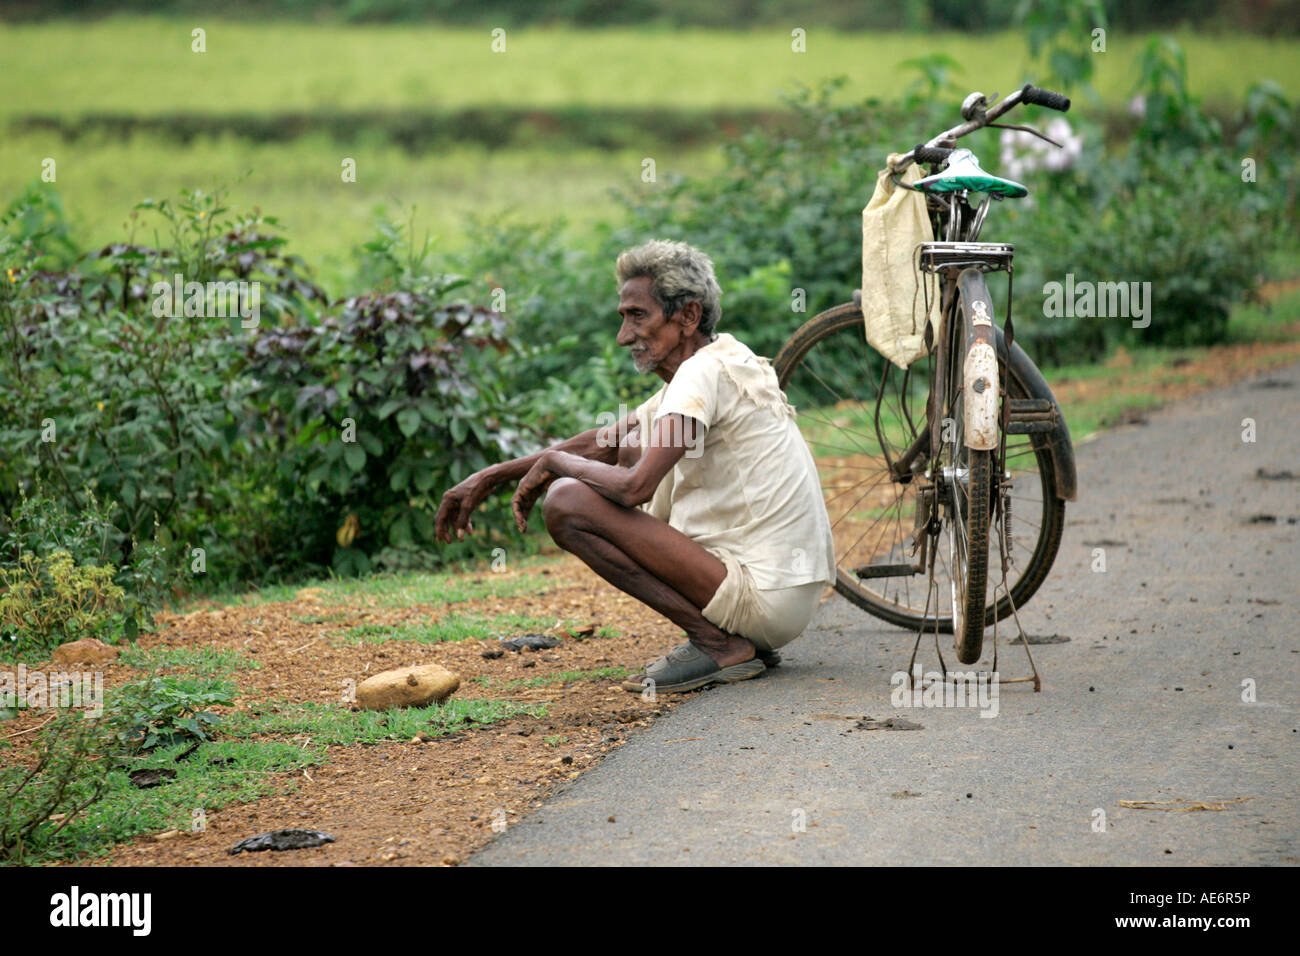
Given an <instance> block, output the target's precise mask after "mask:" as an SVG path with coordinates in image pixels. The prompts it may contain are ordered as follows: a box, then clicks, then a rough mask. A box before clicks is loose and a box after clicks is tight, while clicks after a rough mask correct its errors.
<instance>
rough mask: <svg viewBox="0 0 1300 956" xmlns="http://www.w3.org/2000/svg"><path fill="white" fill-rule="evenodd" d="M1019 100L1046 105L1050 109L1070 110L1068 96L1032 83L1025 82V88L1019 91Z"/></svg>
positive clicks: (1063, 111)
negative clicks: (1040, 87)
mask: <svg viewBox="0 0 1300 956" xmlns="http://www.w3.org/2000/svg"><path fill="white" fill-rule="evenodd" d="M1020 102H1022V103H1030V104H1033V105H1034V106H1046V107H1047V108H1048V109H1050V110H1060V111H1061V112H1062V113H1067V112H1069V110H1070V98H1069V97H1068V96H1062V95H1061V94H1060V93H1053V92H1052V91H1051V90H1042V89H1039V88H1038V87H1036V86H1034V85H1033V84H1032V83H1026V84H1025V88H1024V89H1023V90H1021V91H1020Z"/></svg>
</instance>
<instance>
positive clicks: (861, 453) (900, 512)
mask: <svg viewBox="0 0 1300 956" xmlns="http://www.w3.org/2000/svg"><path fill="white" fill-rule="evenodd" d="M933 362H934V357H933V355H930V356H926V357H924V358H922V359H919V360H918V361H917V362H915V363H913V365H912V366H911V368H909V369H908V370H907V371H903V370H900V369H898V368H897V367H895V366H893V365H892V364H889V363H887V362H886V361H885V360H884V359H883V358H882V357H881V356H880V355H879V354H878V353H877V352H876V351H875V350H874V349H872V348H871V347H870V346H869V345H868V344H867V341H866V335H865V332H864V325H863V319H862V312H861V311H860V309H859V308H858V307H857V306H856V305H855V304H853V303H845V304H843V305H838V306H835V307H834V308H832V309H828V310H827V311H825V312H822V313H820V314H819V315H816V316H814V317H813V318H811V319H809V320H808V321H807V322H806V323H805V324H804V325H803V326H802V327H801V328H800V329H799V330H798V331H797V332H795V334H794V335H793V336H791V338H790V340H789V341H788V342H787V343H786V345H785V346H784V347H783V348H782V349H781V352H780V353H779V354H778V356H777V358H776V360H775V362H774V365H775V368H776V372H777V377H778V379H779V381H780V384H781V387H782V388H783V389H784V390H785V392H786V395H787V397H788V398H789V400H790V402H791V404H793V405H794V406H795V407H796V408H797V409H798V417H797V419H796V420H797V421H798V422H799V427H800V429H801V431H802V432H803V435H804V439H805V440H806V441H807V442H808V446H809V448H810V449H811V450H812V453H813V456H814V458H815V459H816V460H817V470H818V474H819V477H820V478H821V483H822V490H823V493H824V496H825V499H826V508H827V512H828V514H829V516H830V520H831V526H832V528H833V533H834V536H835V555H836V563H837V570H836V585H835V586H836V590H838V591H839V592H840V593H841V594H842V595H844V597H845V598H847V599H848V600H850V601H852V602H853V603H854V604H856V605H857V606H859V607H861V608H862V609H863V610H865V611H867V612H868V613H870V614H873V615H875V616H876V617H879V618H881V619H882V620H885V621H888V622H890V623H891V624H895V625H897V626H899V627H903V628H907V629H909V630H916V629H917V628H918V627H920V625H921V622H922V619H923V618H924V619H925V621H926V625H925V626H926V629H927V630H930V629H933V628H935V627H936V626H937V628H938V630H939V631H941V632H943V633H952V630H953V616H954V615H953V604H952V599H951V593H952V575H951V571H950V567H949V562H948V560H947V556H946V550H947V549H946V548H945V549H944V550H943V551H942V552H940V553H939V554H937V555H936V560H935V574H936V577H938V578H939V586H940V587H939V597H940V603H939V605H938V606H937V607H934V606H932V607H931V608H930V613H929V615H925V604H926V579H925V575H924V574H923V573H918V574H905V575H890V576H879V577H877V576H860V575H858V574H857V573H855V572H856V571H858V570H860V569H864V568H871V567H872V566H875V567H876V568H879V567H882V566H884V567H886V568H888V567H889V566H891V565H892V566H901V565H903V564H905V563H912V564H915V562H916V558H917V554H916V553H915V545H916V544H917V536H916V534H915V532H916V529H915V523H916V518H917V510H918V505H922V508H921V510H922V514H924V511H925V504H924V503H923V502H921V500H920V499H921V495H920V492H919V489H920V485H921V482H920V481H919V480H916V479H912V480H909V481H907V482H905V483H900V482H896V481H894V480H892V478H891V476H890V473H889V468H888V462H889V461H896V460H898V459H899V458H900V457H901V456H902V454H903V453H904V451H905V450H906V449H908V448H909V447H910V446H911V445H912V443H913V442H914V441H915V440H916V438H917V437H918V435H919V434H920V433H921V432H923V431H924V430H925V428H926V399H927V395H928V392H929V387H930V382H931V380H932V379H933V374H932V373H933ZM1007 372H1008V375H1007V381H1006V382H1005V383H1004V387H1005V388H1006V390H1007V392H1008V394H1009V395H1010V397H1012V398H1028V397H1031V396H1030V395H1029V392H1028V390H1027V389H1026V387H1025V385H1024V383H1023V382H1022V381H1021V380H1020V379H1019V378H1018V377H1017V375H1016V372H1015V368H1014V367H1013V366H1011V365H1009V366H1008V367H1007ZM877 410H878V411H877ZM1050 440H1051V439H1050V436H1044V435H1008V436H1007V438H1006V442H1007V447H1006V471H1007V473H1009V474H1010V476H1011V477H1010V478H1009V479H1008V478H1006V477H1005V476H1004V478H1003V481H1004V483H1006V482H1009V483H1010V489H1009V492H1008V496H1007V497H1008V499H1009V500H1010V501H1011V502H1012V508H1011V513H1010V517H1009V521H1008V524H1009V525H1010V528H1011V531H1010V533H1009V537H1010V539H1011V540H1010V542H1009V547H1008V553H1009V556H1010V565H1011V566H1010V569H1009V571H1008V573H1007V584H1008V586H1009V588H1010V598H1008V597H1007V595H1006V594H1005V593H1002V592H999V593H1001V597H1000V599H999V600H997V601H996V602H995V601H994V600H993V597H994V595H993V593H992V592H993V587H994V585H995V584H1000V581H1001V563H1000V562H1001V558H1000V551H999V548H998V543H997V538H996V536H995V535H991V536H990V541H989V547H988V551H989V559H988V560H989V565H988V566H989V567H990V568H992V569H993V572H992V574H990V575H989V577H990V578H991V579H992V580H991V581H990V582H989V583H988V584H987V585H986V589H987V590H986V600H985V623H986V624H992V623H993V621H994V618H995V617H996V618H997V619H998V620H1001V619H1003V618H1005V617H1006V616H1007V615H1009V614H1010V613H1011V606H1012V602H1013V601H1014V603H1015V606H1016V607H1020V606H1021V605H1022V604H1024V603H1025V602H1026V601H1027V600H1029V598H1030V597H1031V596H1032V595H1033V593H1034V592H1035V591H1036V590H1037V589H1038V587H1039V585H1041V584H1042V582H1043V580H1044V579H1045V578H1046V576H1047V573H1048V571H1049V570H1050V568H1051V566H1052V562H1053V560H1054V559H1055V557H1056V552H1057V548H1058V547H1059V545H1060V541H1061V532H1062V528H1063V526H1064V519H1065V502H1064V501H1062V500H1061V499H1060V498H1058V497H1056V495H1055V493H1054V489H1055V486H1056V476H1055V470H1054V467H1053V463H1052V456H1051V452H1050ZM926 464H928V457H926V459H925V460H923V461H920V462H918V472H923V471H924V466H925V465H926ZM875 573H876V572H874V571H868V572H867V574H868V575H874V574H875Z"/></svg>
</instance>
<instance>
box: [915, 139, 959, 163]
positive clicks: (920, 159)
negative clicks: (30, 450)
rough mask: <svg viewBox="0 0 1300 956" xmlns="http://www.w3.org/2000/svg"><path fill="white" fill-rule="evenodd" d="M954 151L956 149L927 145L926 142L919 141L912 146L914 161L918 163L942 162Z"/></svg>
mask: <svg viewBox="0 0 1300 956" xmlns="http://www.w3.org/2000/svg"><path fill="white" fill-rule="evenodd" d="M954 152H956V150H953V149H944V147H942V146H926V145H925V144H924V143H917V144H916V146H914V147H913V148H912V161H913V162H916V163H942V162H943V161H944V160H945V159H947V158H948V157H949V156H951V155H952V154H953V153H954Z"/></svg>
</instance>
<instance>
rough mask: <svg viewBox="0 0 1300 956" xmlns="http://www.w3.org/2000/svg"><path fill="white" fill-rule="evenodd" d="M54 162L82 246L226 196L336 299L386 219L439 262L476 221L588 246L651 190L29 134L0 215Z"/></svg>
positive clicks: (495, 167) (536, 162) (524, 173)
mask: <svg viewBox="0 0 1300 956" xmlns="http://www.w3.org/2000/svg"><path fill="white" fill-rule="evenodd" d="M47 156H49V157H53V158H55V160H56V162H57V164H58V166H57V170H58V180H57V182H56V184H55V185H56V188H57V189H58V191H59V193H60V195H61V196H62V198H63V203H64V207H65V208H66V210H67V212H68V215H69V218H70V219H71V220H72V222H73V224H74V227H75V231H76V234H77V235H78V236H79V237H84V238H85V239H86V240H87V241H88V242H89V243H92V244H95V245H98V244H100V243H108V242H120V241H123V240H124V239H126V237H127V236H129V235H130V231H129V227H128V219H129V215H130V212H131V209H132V207H134V206H135V204H136V203H138V202H139V201H140V200H142V199H145V198H147V197H153V198H155V199H162V198H166V197H174V196H175V195H176V194H177V193H178V192H179V191H180V190H182V189H195V188H198V189H211V188H212V187H213V186H214V185H218V184H221V185H227V186H229V187H230V202H231V205H232V208H234V209H237V210H251V209H252V207H253V206H254V205H257V206H260V207H261V209H262V210H263V211H264V212H265V213H267V214H269V215H274V216H277V217H278V218H279V219H280V221H281V224H282V225H283V227H284V229H285V235H286V237H287V238H288V239H289V249H290V251H292V252H294V253H296V254H297V255H300V256H302V257H303V258H304V259H306V261H307V262H308V263H309V264H311V265H312V266H313V267H314V268H316V269H318V270H319V277H320V279H321V280H322V281H323V284H324V285H325V286H326V288H327V289H328V290H329V291H330V292H332V293H334V294H343V293H344V291H346V289H345V286H346V283H347V280H348V278H349V277H350V275H351V272H352V268H353V255H352V254H353V249H354V247H355V246H357V245H358V244H359V243H361V242H363V241H365V240H366V239H368V238H370V236H371V235H372V234H373V232H374V222H375V213H376V210H377V209H378V208H380V207H383V208H385V209H386V210H387V212H388V215H389V216H390V217H392V218H395V219H399V220H401V221H405V220H406V218H407V216H408V215H409V214H410V211H411V209H412V207H414V209H415V224H416V228H417V230H418V231H419V232H420V233H421V234H423V233H425V232H429V233H431V234H432V235H434V236H438V237H439V244H438V246H437V248H439V249H444V250H447V249H455V248H458V247H459V246H460V245H462V243H463V241H464V230H465V225H466V223H467V222H468V219H469V217H470V216H480V217H491V216H496V215H507V216H512V217H515V218H519V219H525V220H546V219H550V218H553V217H555V216H564V217H565V218H567V219H568V221H569V223H570V228H571V230H572V231H574V232H575V233H581V232H582V231H583V230H584V229H586V228H587V227H589V226H590V225H591V224H592V223H594V222H596V221H598V220H604V219H609V218H610V217H612V216H613V215H614V214H615V211H616V204H615V203H614V201H613V200H612V199H611V198H610V190H611V189H633V190H638V189H652V188H655V186H654V184H644V183H642V182H641V160H642V158H643V157H642V156H641V155H640V154H639V153H638V154H631V153H627V152H617V153H608V152H600V151H597V150H593V149H584V150H575V151H573V152H569V153H564V154H560V153H556V152H554V151H548V150H503V151H489V150H485V149H483V148H481V147H467V148H464V149H457V150H452V151H447V152H440V153H437V154H434V155H429V156H412V155H410V154H409V153H407V152H405V151H403V150H401V149H398V148H397V147H394V146H391V145H388V144H371V145H367V146H365V147H362V148H360V149H358V148H356V147H355V144H354V145H345V144H339V143H334V142H330V141H328V140H325V139H321V138H310V139H301V140H296V141H293V142H290V143H264V144H250V143H247V142H242V141H239V140H237V139H235V138H234V137H229V136H227V137H221V138H214V139H201V140H196V141H194V142H193V143H191V144H189V145H188V146H181V145H179V144H177V143H175V142H170V141H166V140H163V139H159V138H156V137H140V136H137V137H133V138H132V139H130V140H129V141H127V142H121V141H110V140H101V141H98V142H87V141H80V142H77V143H75V144H69V143H64V142H61V141H60V140H59V138H58V137H57V136H56V135H54V134H52V133H40V134H35V133H33V134H28V135H25V136H18V137H7V138H5V139H3V140H0V202H7V201H8V200H9V199H10V198H12V196H13V195H14V194H15V193H16V192H17V191H18V190H19V189H21V188H22V187H23V186H24V185H26V184H27V183H30V182H33V181H35V180H36V179H37V178H38V174H39V170H40V163H41V160H42V159H43V158H44V157H47ZM344 157H351V158H354V159H356V160H357V181H356V182H354V183H344V182H343V181H342V177H341V175H340V173H341V165H340V164H341V162H342V160H343V158H344ZM657 162H658V163H659V164H660V165H659V174H660V176H661V177H662V176H664V175H666V174H668V173H671V172H679V173H683V174H698V173H703V172H706V171H708V170H710V169H714V168H717V167H718V166H720V164H721V155H720V154H719V153H718V152H717V151H716V150H707V149H695V150H691V151H687V152H684V153H682V154H680V155H679V156H675V157H666V156H659V157H658V159H657ZM151 221H152V220H145V221H144V222H151ZM153 228H154V226H151V225H144V224H137V226H136V229H137V231H136V234H135V237H136V240H137V241H139V242H145V243H151V242H153V240H154V236H153Z"/></svg>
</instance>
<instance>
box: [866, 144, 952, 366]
mask: <svg viewBox="0 0 1300 956" xmlns="http://www.w3.org/2000/svg"><path fill="white" fill-rule="evenodd" d="M899 158H901V156H900V154H897V153H895V154H893V155H891V156H890V157H889V166H893V164H894V163H895V162H896V161H897V160H898V159H899ZM920 178H922V170H921V167H920V166H918V165H916V164H915V163H913V164H912V165H911V166H908V167H907V169H906V171H904V172H903V173H902V174H901V175H900V176H899V179H900V180H902V181H903V182H905V183H909V184H910V183H914V182H916V181H917V180H918V179H920ZM933 239H934V232H933V230H932V229H931V228H930V217H929V216H928V215H927V214H926V209H925V194H924V193H920V192H915V191H914V190H910V189H903V188H901V187H899V186H896V185H894V182H893V180H892V179H890V178H889V168H888V167H886V168H885V169H884V170H882V171H881V172H880V174H879V175H878V176H877V177H876V191H875V192H874V193H872V195H871V201H870V202H868V203H867V205H866V208H864V209H863V210H862V316H863V318H864V319H865V321H866V332H867V342H869V343H870V344H871V347H872V348H874V349H875V350H876V351H878V352H879V353H880V354H881V355H883V356H885V358H887V359H889V360H890V361H891V362H893V363H894V364H895V365H897V366H898V367H899V368H907V367H908V366H909V365H911V364H912V363H913V362H915V361H916V360H917V359H918V358H921V357H922V356H923V355H925V353H926V349H925V338H924V336H925V322H926V320H927V318H928V320H929V322H930V323H931V324H932V325H933V326H934V328H935V331H936V332H938V327H939V301H938V299H939V286H938V281H937V278H936V277H935V276H933V275H926V274H924V273H921V272H918V271H917V268H916V263H917V253H918V249H917V247H918V246H919V245H920V244H921V243H923V242H930V241H931V240H933ZM922 280H924V285H923V284H922ZM926 286H928V292H927V288H926ZM927 294H928V299H927ZM927 301H928V302H929V303H930V314H929V316H928V317H927V316H926V314H925V312H926V309H925V306H926V302H927Z"/></svg>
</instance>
